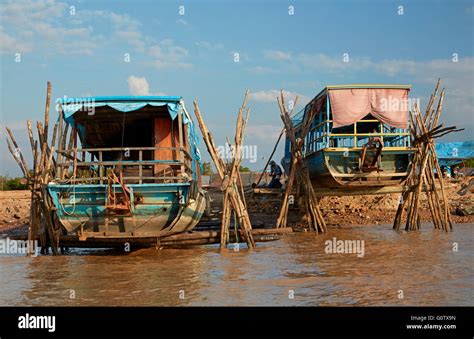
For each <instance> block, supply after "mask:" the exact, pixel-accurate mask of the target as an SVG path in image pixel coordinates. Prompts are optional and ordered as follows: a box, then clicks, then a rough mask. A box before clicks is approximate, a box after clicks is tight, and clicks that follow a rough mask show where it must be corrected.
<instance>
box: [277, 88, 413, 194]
mask: <svg viewBox="0 0 474 339" xmlns="http://www.w3.org/2000/svg"><path fill="white" fill-rule="evenodd" d="M410 87H411V86H408V85H372V84H365V85H339V86H327V87H325V88H324V89H323V90H322V91H321V92H320V93H318V94H317V95H316V96H315V97H314V98H313V99H312V100H311V101H310V102H309V103H308V104H307V105H306V106H305V107H304V109H303V110H302V111H300V112H298V113H297V114H295V115H294V116H293V117H292V121H293V125H294V126H295V130H296V133H298V132H299V129H301V123H302V121H303V119H304V116H305V114H309V113H310V112H313V113H312V114H314V118H313V121H312V124H311V127H310V130H309V132H308V134H307V137H306V138H305V140H304V146H303V159H304V163H305V164H306V166H307V168H308V170H309V174H310V178H311V180H312V182H313V184H314V186H315V188H316V189H317V187H321V186H324V187H329V188H334V189H346V188H348V189H352V190H357V189H364V188H370V187H372V188H376V187H379V188H380V187H381V186H393V185H400V184H401V183H403V181H404V180H405V179H406V177H407V175H408V172H409V166H410V161H411V157H412V154H413V152H414V149H413V148H412V147H411V140H410V133H409V128H410V126H409V119H408V118H409V112H408V103H409V99H408V93H409V91H410ZM312 110H313V111H312ZM290 152H291V150H290V141H289V140H286V145H285V156H284V158H283V159H282V165H283V167H284V168H285V170H286V172H287V173H288V171H289V165H290V158H291V156H290V154H291V153H290Z"/></svg>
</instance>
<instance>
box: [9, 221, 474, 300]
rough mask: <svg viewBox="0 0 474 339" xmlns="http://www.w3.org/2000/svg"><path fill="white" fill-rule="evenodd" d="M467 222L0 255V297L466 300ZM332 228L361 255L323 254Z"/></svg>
mask: <svg viewBox="0 0 474 339" xmlns="http://www.w3.org/2000/svg"><path fill="white" fill-rule="evenodd" d="M473 227H474V225H467V224H462V225H455V231H454V232H451V233H448V234H445V233H443V232H441V231H435V230H433V229H432V227H431V226H428V225H427V226H424V227H423V229H422V230H421V231H417V232H411V233H406V232H395V231H392V230H391V229H390V226H387V225H385V226H381V225H377V226H370V227H368V226H363V227H357V226H351V227H343V228H330V230H329V234H328V235H324V236H321V235H320V236H315V235H313V234H302V233H297V234H290V235H287V236H285V237H283V238H282V239H281V240H278V241H274V242H268V243H259V244H258V248H257V249H255V250H251V251H249V250H247V249H245V248H241V249H240V250H239V251H233V250H232V247H231V248H230V250H229V251H228V252H226V253H222V254H221V253H219V249H218V247H217V246H204V247H194V248H188V249H163V250H155V249H145V250H138V251H134V252H131V253H129V254H123V253H118V252H117V251H112V250H101V249H94V250H92V249H91V250H88V249H85V250H84V249H81V250H79V249H75V250H71V252H70V253H69V254H68V255H64V256H60V257H53V256H40V257H36V258H27V257H23V256H0V305H2V306H4V305H18V306H28V305H36V306H39V305H54V306H77V305H91V306H102V305H105V306H115V305H117V306H144V305H147V306H152V305H155V306H190V305H192V306H197V305H203V306H207V305H219V306H220V305H250V306H252V305H285V306H291V305H297V306H343V305H357V306H359V305H360V306H363V305H438V306H439V305H470V306H472V305H474V236H473V230H474V229H473ZM334 237H335V238H336V239H337V240H364V252H365V253H364V256H363V257H358V256H357V254H349V253H336V254H330V253H326V252H325V249H326V245H325V241H326V240H332V239H333V238H334ZM453 243H457V247H458V251H457V252H456V251H453ZM401 291H403V292H402V293H403V298H400V297H401ZM292 296H293V298H291V297H292ZM72 297H73V298H72Z"/></svg>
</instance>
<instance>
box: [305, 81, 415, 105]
mask: <svg viewBox="0 0 474 339" xmlns="http://www.w3.org/2000/svg"><path fill="white" fill-rule="evenodd" d="M352 88H385V89H408V90H410V89H411V85H397V84H348V85H326V86H325V87H324V88H323V89H322V90H321V91H320V92H319V93H318V94H317V95H316V96H315V97H314V98H313V99H311V100H310V102H309V103H311V102H312V101H314V100H317V99H319V98H320V97H321V96H322V95H324V94H326V93H327V91H329V90H337V89H352Z"/></svg>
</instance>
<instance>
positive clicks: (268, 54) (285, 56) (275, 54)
mask: <svg viewBox="0 0 474 339" xmlns="http://www.w3.org/2000/svg"><path fill="white" fill-rule="evenodd" d="M263 56H264V58H265V59H269V60H276V61H286V60H291V54H290V53H289V52H283V51H276V50H264V51H263Z"/></svg>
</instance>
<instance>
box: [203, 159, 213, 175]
mask: <svg viewBox="0 0 474 339" xmlns="http://www.w3.org/2000/svg"><path fill="white" fill-rule="evenodd" d="M212 174H214V171H213V170H212V165H211V163H210V162H209V161H206V162H203V163H202V175H212Z"/></svg>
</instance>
